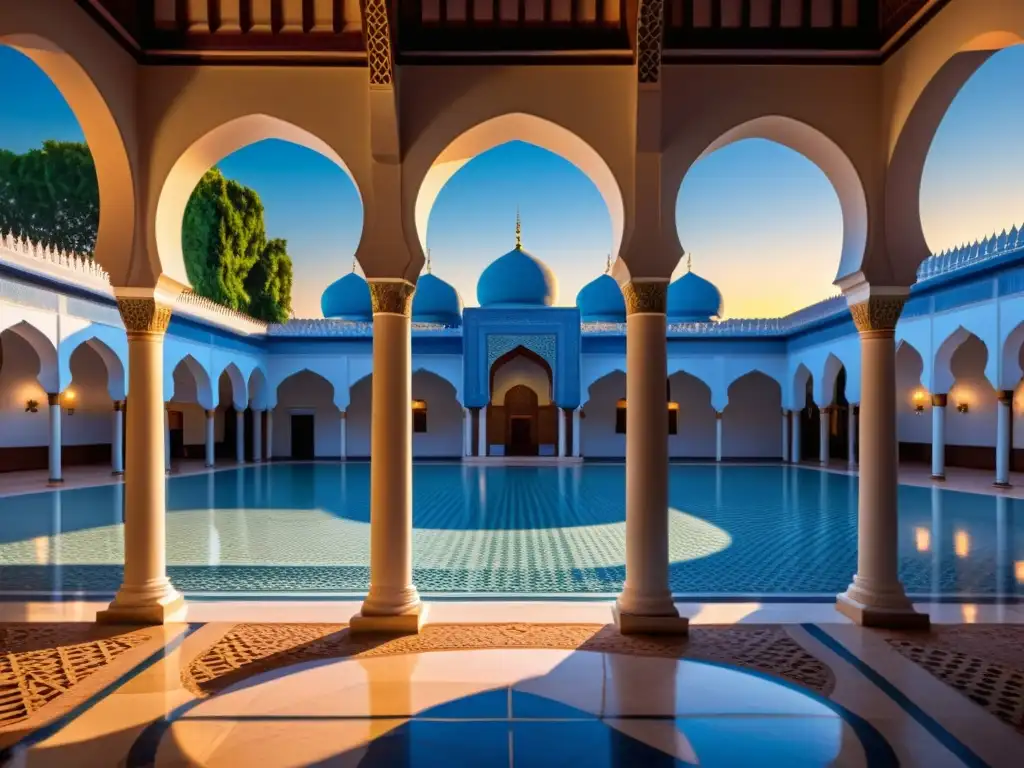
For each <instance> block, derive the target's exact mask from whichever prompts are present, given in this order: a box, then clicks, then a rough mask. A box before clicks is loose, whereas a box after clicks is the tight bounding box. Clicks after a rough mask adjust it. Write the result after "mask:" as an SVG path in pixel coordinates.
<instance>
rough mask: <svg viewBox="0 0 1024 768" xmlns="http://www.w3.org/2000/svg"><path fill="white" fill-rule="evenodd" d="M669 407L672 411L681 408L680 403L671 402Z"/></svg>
mask: <svg viewBox="0 0 1024 768" xmlns="http://www.w3.org/2000/svg"><path fill="white" fill-rule="evenodd" d="M668 409H669V410H670V411H678V410H679V403H669V404H668Z"/></svg>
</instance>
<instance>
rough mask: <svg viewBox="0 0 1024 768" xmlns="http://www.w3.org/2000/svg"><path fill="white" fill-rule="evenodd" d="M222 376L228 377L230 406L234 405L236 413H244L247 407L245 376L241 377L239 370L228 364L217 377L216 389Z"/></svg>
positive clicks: (247, 393) (247, 389) (247, 396)
mask: <svg viewBox="0 0 1024 768" xmlns="http://www.w3.org/2000/svg"><path fill="white" fill-rule="evenodd" d="M224 376H227V377H228V386H229V387H230V390H231V403H232V405H234V407H235V410H236V411H244V410H245V409H246V407H247V406H248V405H249V388H248V385H247V384H246V380H245V376H243V375H242V371H241V369H240V368H239V367H238V366H237V365H236V364H235V363H233V362H232V363H228V364H227V365H226V366H224V370H222V371H221V372H220V374H218V376H217V386H218V389H219V387H220V380H221V379H222V378H223V377H224Z"/></svg>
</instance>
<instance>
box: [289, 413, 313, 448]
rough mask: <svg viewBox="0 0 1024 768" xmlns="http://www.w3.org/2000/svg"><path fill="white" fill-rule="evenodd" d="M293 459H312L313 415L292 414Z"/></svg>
mask: <svg viewBox="0 0 1024 768" xmlns="http://www.w3.org/2000/svg"><path fill="white" fill-rule="evenodd" d="M292 458H293V459H312V458H314V450H313V414H311V413H293V414H292Z"/></svg>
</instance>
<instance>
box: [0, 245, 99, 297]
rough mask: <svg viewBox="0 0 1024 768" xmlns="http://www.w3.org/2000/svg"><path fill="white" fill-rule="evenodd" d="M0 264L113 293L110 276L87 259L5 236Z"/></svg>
mask: <svg viewBox="0 0 1024 768" xmlns="http://www.w3.org/2000/svg"><path fill="white" fill-rule="evenodd" d="M0 261H6V262H8V263H13V264H14V265H16V266H24V267H27V268H28V269H30V270H32V271H33V272H41V273H43V274H46V275H48V276H52V277H54V278H57V279H58V280H61V281H70V282H74V283H77V284H80V285H83V286H85V287H88V288H92V289H94V290H100V291H102V292H104V293H110V276H109V275H108V274H107V271H106V270H105V269H103V267H101V266H100V265H99V264H98V263H96V262H95V261H94V260H93V259H91V258H90V257H88V256H82V255H79V254H77V253H68V252H67V251H60V250H57V249H55V248H52V247H50V246H47V245H42V244H40V243H33V242H32V241H31V240H28V239H25V238H17V237H14V236H12V235H10V234H6V235H0Z"/></svg>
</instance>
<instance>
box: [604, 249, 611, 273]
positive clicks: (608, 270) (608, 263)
mask: <svg viewBox="0 0 1024 768" xmlns="http://www.w3.org/2000/svg"><path fill="white" fill-rule="evenodd" d="M611 271H612V255H611V254H610V253H609V254H608V259H607V260H606V261H605V264H604V273H605V274H606V275H607V274H611Z"/></svg>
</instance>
